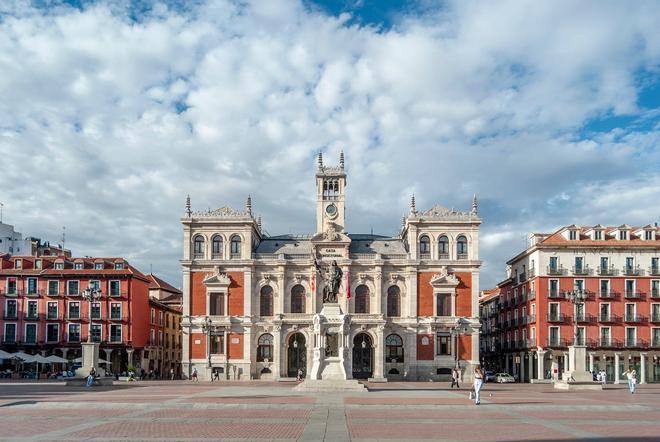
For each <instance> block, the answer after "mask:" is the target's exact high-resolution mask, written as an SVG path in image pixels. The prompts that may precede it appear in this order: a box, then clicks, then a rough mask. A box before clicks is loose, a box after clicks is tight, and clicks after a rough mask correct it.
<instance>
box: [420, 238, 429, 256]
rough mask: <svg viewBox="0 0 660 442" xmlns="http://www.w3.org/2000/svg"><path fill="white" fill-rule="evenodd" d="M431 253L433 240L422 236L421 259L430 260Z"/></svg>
mask: <svg viewBox="0 0 660 442" xmlns="http://www.w3.org/2000/svg"><path fill="white" fill-rule="evenodd" d="M430 253H431V240H430V239H429V237H428V236H426V235H422V237H421V238H419V255H420V258H430V256H429V254H430Z"/></svg>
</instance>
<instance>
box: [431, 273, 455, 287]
mask: <svg viewBox="0 0 660 442" xmlns="http://www.w3.org/2000/svg"><path fill="white" fill-rule="evenodd" d="M430 284H431V285H432V286H434V287H437V286H447V285H450V286H457V285H458V284H459V281H458V278H457V277H456V276H454V275H450V274H447V272H446V270H445V272H444V274H443V273H442V272H441V273H436V274H435V275H433V276H432V277H431V281H430Z"/></svg>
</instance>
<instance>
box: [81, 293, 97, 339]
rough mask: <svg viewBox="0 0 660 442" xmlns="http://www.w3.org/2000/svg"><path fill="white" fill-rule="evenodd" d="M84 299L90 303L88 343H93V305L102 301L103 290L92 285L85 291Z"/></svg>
mask: <svg viewBox="0 0 660 442" xmlns="http://www.w3.org/2000/svg"><path fill="white" fill-rule="evenodd" d="M82 297H83V299H84V300H85V301H87V302H88V306H89V309H88V311H89V333H88V334H87V342H92V303H93V302H96V301H98V300H99V299H101V290H100V289H98V288H96V287H94V286H93V285H90V286H89V287H87V288H86V289H85V290H83V292H82Z"/></svg>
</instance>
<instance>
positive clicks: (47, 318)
mask: <svg viewBox="0 0 660 442" xmlns="http://www.w3.org/2000/svg"><path fill="white" fill-rule="evenodd" d="M50 304H55V317H54V318H49V317H48V306H49V305H50ZM59 317H60V303H59V302H57V301H48V302H46V321H56V320H57V319H58V318H59Z"/></svg>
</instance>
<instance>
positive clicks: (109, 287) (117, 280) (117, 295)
mask: <svg viewBox="0 0 660 442" xmlns="http://www.w3.org/2000/svg"><path fill="white" fill-rule="evenodd" d="M113 282H116V283H117V294H116V295H113V294H112V283H113ZM108 296H112V297H117V298H118V297H120V296H121V280H119V279H111V280H110V281H108Z"/></svg>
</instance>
